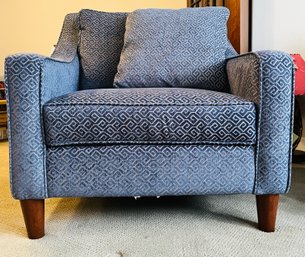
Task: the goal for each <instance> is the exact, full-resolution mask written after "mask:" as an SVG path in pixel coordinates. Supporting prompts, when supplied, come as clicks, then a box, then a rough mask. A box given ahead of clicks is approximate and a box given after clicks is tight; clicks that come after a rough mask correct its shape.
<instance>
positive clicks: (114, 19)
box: [79, 10, 127, 89]
mask: <svg viewBox="0 0 305 257" xmlns="http://www.w3.org/2000/svg"><path fill="white" fill-rule="evenodd" d="M126 17H127V13H107V12H98V11H93V10H82V11H80V14H79V22H80V43H79V56H80V65H81V77H80V86H81V89H94V88H109V87H113V79H114V75H115V73H116V72H117V66H118V64H119V60H120V54H121V50H122V47H123V42H124V32H125V22H126Z"/></svg>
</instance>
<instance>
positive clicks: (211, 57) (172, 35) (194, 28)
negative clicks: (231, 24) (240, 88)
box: [114, 7, 236, 91]
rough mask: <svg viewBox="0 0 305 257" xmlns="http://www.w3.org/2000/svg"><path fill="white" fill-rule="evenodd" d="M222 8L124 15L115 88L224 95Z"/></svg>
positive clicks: (227, 49) (227, 48) (227, 52)
mask: <svg viewBox="0 0 305 257" xmlns="http://www.w3.org/2000/svg"><path fill="white" fill-rule="evenodd" d="M228 17H229V10H228V9H226V8H212V7H210V8H186V9H180V10H164V9H145V10H136V11H134V12H132V13H130V14H129V15H128V18H127V22H126V32H125V39H124V40H125V42H124V47H123V51H122V55H121V59H120V63H119V66H118V73H117V74H116V77H115V80H114V83H115V86H116V87H125V88H126V87H193V88H204V89H210V90H217V91H227V90H228V82H227V77H226V70H225V59H226V58H228V57H231V56H233V55H235V54H236V52H235V51H234V50H233V47H232V45H231V44H230V43H229V41H228V38H227V20H228Z"/></svg>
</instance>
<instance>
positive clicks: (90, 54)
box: [78, 10, 236, 91]
mask: <svg viewBox="0 0 305 257" xmlns="http://www.w3.org/2000/svg"><path fill="white" fill-rule="evenodd" d="M214 11H215V10H214ZM127 15H128V14H127V13H107V12H100V11H94V10H81V11H80V13H79V28H80V38H79V46H78V53H79V57H80V66H81V70H80V89H96V88H111V87H113V83H114V77H115V74H116V73H117V68H118V65H119V62H120V56H121V52H122V49H123V46H124V34H125V25H126V19H127ZM210 17H211V16H210ZM216 19H217V17H215V20H216ZM202 22H203V23H204V22H206V21H205V20H202ZM214 23H215V21H214ZM207 26H208V24H206V25H204V26H202V27H207ZM214 27H215V26H214ZM223 33H226V31H224V29H222V30H221V31H219V34H221V37H220V38H222V40H220V41H221V44H222V45H224V44H225V45H226V46H225V48H226V49H227V50H226V51H225V54H222V55H221V56H220V55H219V54H216V55H215V54H213V56H208V57H206V59H207V60H206V61H207V62H210V61H211V60H214V59H215V58H216V59H217V58H218V60H217V61H218V63H221V67H220V69H219V65H218V67H217V69H219V70H217V71H211V70H209V73H211V72H214V75H212V76H213V77H215V76H216V75H217V76H219V79H218V80H219V81H220V83H221V86H220V87H218V88H215V90H220V91H228V87H227V86H226V84H227V83H226V81H227V79H226V71H225V59H226V58H228V57H231V56H234V55H236V52H235V50H234V49H233V47H232V45H231V44H230V42H229V41H226V40H225V41H224V40H223ZM213 34H215V33H214V32H213ZM213 38H214V39H215V38H216V39H217V35H216V36H215V35H214V36H213ZM214 41H215V40H214ZM214 41H213V43H211V45H212V44H217V42H214ZM219 43H220V42H219ZM124 47H126V45H125V46H124ZM219 56H220V57H219ZM208 59H209V60H208ZM220 59H221V60H220ZM202 63H204V61H203V62H202ZM210 67H211V66H210ZM209 69H210V68H209ZM204 76H206V77H208V76H211V74H208V75H204ZM205 81H206V80H205ZM213 81H217V80H215V79H213ZM213 83H214V82H213ZM202 84H204V83H202ZM135 86H137V85H135ZM156 86H158V85H156ZM197 87H198V86H197ZM200 88H205V86H204V85H202V87H201V86H200ZM206 89H211V87H210V86H208V88H206ZM212 90H213V88H212Z"/></svg>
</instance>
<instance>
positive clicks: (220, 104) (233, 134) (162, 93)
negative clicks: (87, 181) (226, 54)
mask: <svg viewBox="0 0 305 257" xmlns="http://www.w3.org/2000/svg"><path fill="white" fill-rule="evenodd" d="M44 119H45V133H46V143H47V145H48V146H62V145H87V144H89V145H92V144H122V143H129V144H227V145H236V144H242V145H249V144H255V139H256V126H255V124H256V113H255V105H254V104H253V103H252V102H248V101H246V100H243V99H241V98H239V97H237V96H233V95H231V94H227V93H220V92H215V91H209V90H203V89H184V88H132V89H95V90H83V91H78V92H74V93H71V94H68V95H65V96H61V97H58V98H56V99H53V100H51V101H50V102H48V103H46V104H45V105H44Z"/></svg>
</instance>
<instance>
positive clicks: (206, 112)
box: [5, 8, 294, 238]
mask: <svg viewBox="0 0 305 257" xmlns="http://www.w3.org/2000/svg"><path fill="white" fill-rule="evenodd" d="M228 15H229V13H228V10H227V9H225V8H195V9H191V8H190V9H181V10H157V9H148V10H137V11H135V12H132V13H129V14H127V13H104V12H97V11H92V10H82V11H81V12H80V13H78V14H69V15H67V16H66V18H65V22H64V25H63V28H62V32H61V35H60V38H59V41H58V44H57V46H56V49H55V51H54V53H53V54H52V57H44V56H40V55H36V54H17V55H12V56H9V57H7V58H6V61H5V72H6V75H5V80H6V85H7V97H8V113H9V145H10V174H11V176H10V178H11V191H12V194H13V197H14V198H15V199H18V200H20V201H21V207H22V210H23V214H24V219H25V224H26V227H27V231H28V235H29V237H30V238H40V237H42V236H43V235H44V199H46V198H52V197H134V196H165V195H167V196H171V195H175V196H177V195H205V194H254V195H256V201H257V210H258V226H259V229H260V230H263V231H266V232H271V231H274V229H275V218H276V210H277V204H278V197H279V194H285V193H287V191H288V189H289V185H290V173H291V167H290V166H291V164H290V160H291V134H292V133H291V130H292V117H293V115H292V112H293V102H294V98H293V90H294V89H293V63H292V60H291V58H290V56H289V55H288V54H285V53H282V52H277V51H263V52H256V53H248V54H244V55H240V56H239V55H237V54H236V52H235V51H234V49H233V48H232V46H231V44H230V43H229V41H228V39H227V28H226V22H227V18H228Z"/></svg>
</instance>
